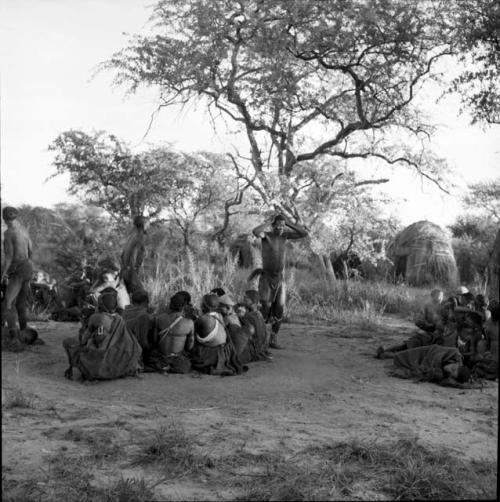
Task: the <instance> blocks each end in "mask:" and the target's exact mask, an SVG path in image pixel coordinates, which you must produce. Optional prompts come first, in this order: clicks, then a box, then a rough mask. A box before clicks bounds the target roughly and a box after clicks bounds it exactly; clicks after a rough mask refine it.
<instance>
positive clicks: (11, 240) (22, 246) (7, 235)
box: [2, 207, 33, 338]
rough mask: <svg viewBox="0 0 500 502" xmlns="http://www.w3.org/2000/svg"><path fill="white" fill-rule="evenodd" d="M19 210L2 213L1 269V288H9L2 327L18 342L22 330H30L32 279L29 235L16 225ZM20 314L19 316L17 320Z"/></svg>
mask: <svg viewBox="0 0 500 502" xmlns="http://www.w3.org/2000/svg"><path fill="white" fill-rule="evenodd" d="M17 214H18V210H17V209H16V208H15V207H5V208H4V209H3V211H2V217H3V221H4V222H5V224H6V225H7V230H5V232H4V234H3V235H4V241H3V246H4V253H5V263H4V266H3V268H2V284H5V283H6V284H7V287H6V289H5V296H4V299H3V302H2V327H3V326H4V324H5V322H7V326H8V328H9V335H10V336H11V337H13V338H14V337H17V338H19V335H20V332H19V330H18V328H17V323H16V317H17V318H18V320H19V329H20V330H21V331H22V330H25V329H26V328H27V320H28V319H27V315H28V309H27V308H28V305H27V302H28V297H29V293H30V280H31V277H32V275H33V264H32V262H31V255H32V247H31V239H30V236H29V235H28V231H27V230H26V229H25V228H24V227H23V226H22V225H21V224H20V223H19V222H18V221H17V219H16V218H17ZM16 311H17V316H16Z"/></svg>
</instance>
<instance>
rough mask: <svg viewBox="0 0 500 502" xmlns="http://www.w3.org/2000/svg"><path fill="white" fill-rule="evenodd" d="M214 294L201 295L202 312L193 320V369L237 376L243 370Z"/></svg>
mask: <svg viewBox="0 0 500 502" xmlns="http://www.w3.org/2000/svg"><path fill="white" fill-rule="evenodd" d="M219 307H220V304H219V298H218V297H217V295H205V296H204V297H203V298H202V302H201V310H202V315H201V316H200V317H199V318H198V319H197V320H196V322H195V343H194V348H193V351H192V353H191V354H192V358H191V363H192V366H193V369H195V370H197V371H199V372H201V373H208V374H210V375H221V376H230V375H239V374H241V373H242V372H243V371H245V370H246V367H245V366H244V365H243V364H242V363H241V361H240V359H239V357H238V354H237V353H236V349H235V347H234V345H233V342H232V340H231V338H230V337H229V336H228V335H227V331H226V327H225V326H224V321H223V318H222V315H221V314H220V312H218V311H217V310H218V309H219Z"/></svg>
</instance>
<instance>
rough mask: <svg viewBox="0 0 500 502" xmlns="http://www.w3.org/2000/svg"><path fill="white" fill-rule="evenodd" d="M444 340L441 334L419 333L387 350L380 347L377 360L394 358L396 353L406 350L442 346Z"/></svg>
mask: <svg viewBox="0 0 500 502" xmlns="http://www.w3.org/2000/svg"><path fill="white" fill-rule="evenodd" d="M442 338H443V337H442V335H439V334H434V333H429V332H421V331H419V332H417V333H415V334H414V335H413V336H411V337H410V338H408V339H407V340H405V341H404V342H402V343H399V344H396V345H392V346H391V347H387V349H384V347H383V346H380V347H378V348H377V351H376V353H375V357H376V358H377V359H390V358H393V357H394V355H395V354H396V353H398V352H402V351H405V350H409V349H415V348H417V347H425V346H427V345H433V344H437V345H442V343H441V342H442Z"/></svg>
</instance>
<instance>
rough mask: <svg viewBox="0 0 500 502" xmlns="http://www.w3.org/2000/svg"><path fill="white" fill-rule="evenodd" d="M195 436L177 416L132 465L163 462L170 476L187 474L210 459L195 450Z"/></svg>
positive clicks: (144, 446)
mask: <svg viewBox="0 0 500 502" xmlns="http://www.w3.org/2000/svg"><path fill="white" fill-rule="evenodd" d="M193 443H194V437H192V436H190V435H189V434H188V433H187V432H186V430H185V429H184V427H183V426H182V424H181V423H179V422H176V421H174V420H170V421H169V422H167V423H165V424H163V425H162V426H160V427H159V428H158V429H157V430H156V431H154V432H153V433H152V434H151V435H150V436H149V437H148V438H146V439H145V441H144V442H141V444H140V451H139V453H138V454H136V455H135V457H134V458H133V459H132V462H131V465H132V466H139V465H150V464H153V465H155V466H157V467H158V466H159V467H160V468H161V470H162V472H163V473H164V474H166V475H167V477H168V478H176V477H181V476H186V475H188V474H190V473H193V472H194V471H198V470H199V469H201V468H202V467H203V466H204V465H205V464H206V461H207V459H206V458H204V457H202V456H200V455H198V454H197V453H196V452H195V451H194V444H193Z"/></svg>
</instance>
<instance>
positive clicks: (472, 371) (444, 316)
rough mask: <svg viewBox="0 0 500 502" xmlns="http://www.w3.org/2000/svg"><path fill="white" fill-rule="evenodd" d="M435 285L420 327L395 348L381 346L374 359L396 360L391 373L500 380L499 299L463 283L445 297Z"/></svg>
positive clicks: (455, 380)
mask: <svg viewBox="0 0 500 502" xmlns="http://www.w3.org/2000/svg"><path fill="white" fill-rule="evenodd" d="M443 297H444V294H443V291H441V290H440V289H434V290H432V292H431V300H430V301H429V302H428V303H426V304H425V306H424V309H423V312H422V314H421V316H420V318H419V319H418V320H417V321H416V322H415V324H416V326H417V327H418V328H419V329H420V330H421V331H418V332H417V333H416V334H415V335H413V336H411V337H410V338H408V339H407V340H405V341H404V342H402V343H400V344H398V345H394V346H392V347H388V348H384V347H379V348H378V349H377V352H376V357H377V358H379V359H387V358H392V359H393V361H394V370H393V372H392V374H393V375H395V376H399V377H402V378H418V379H421V380H426V381H432V382H436V383H440V384H443V385H454V384H458V385H463V384H468V383H470V382H471V381H472V380H473V379H477V378H479V379H488V380H495V379H497V378H498V317H499V303H498V300H491V301H488V299H487V298H486V297H485V296H484V295H481V294H478V295H476V296H475V295H473V294H472V293H470V292H469V291H468V290H467V288H465V287H464V286H461V287H460V288H459V289H458V290H457V292H456V293H455V294H454V295H452V296H450V297H449V298H448V300H446V301H443Z"/></svg>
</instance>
